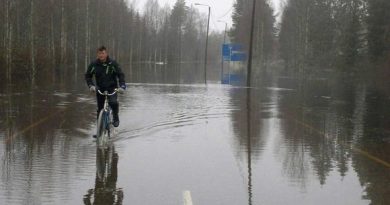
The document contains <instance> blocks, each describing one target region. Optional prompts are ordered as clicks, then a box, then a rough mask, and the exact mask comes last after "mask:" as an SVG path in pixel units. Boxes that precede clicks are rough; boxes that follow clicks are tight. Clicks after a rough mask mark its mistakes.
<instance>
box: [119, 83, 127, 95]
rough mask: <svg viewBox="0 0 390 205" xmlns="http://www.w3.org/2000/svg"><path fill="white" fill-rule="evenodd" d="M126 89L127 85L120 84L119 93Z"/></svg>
mask: <svg viewBox="0 0 390 205" xmlns="http://www.w3.org/2000/svg"><path fill="white" fill-rule="evenodd" d="M125 90H126V85H125V84H124V85H121V86H120V88H119V90H118V92H119V93H124V92H125Z"/></svg>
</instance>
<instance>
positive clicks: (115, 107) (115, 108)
mask: <svg viewBox="0 0 390 205" xmlns="http://www.w3.org/2000/svg"><path fill="white" fill-rule="evenodd" d="M96 99H97V104H98V109H97V118H99V113H100V110H102V109H103V107H104V100H105V96H104V95H100V94H99V93H96ZM108 104H109V105H110V107H111V109H112V114H113V116H114V119H115V117H118V112H119V103H118V95H117V94H115V95H111V96H108Z"/></svg>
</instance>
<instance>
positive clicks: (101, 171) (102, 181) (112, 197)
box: [83, 143, 123, 205]
mask: <svg viewBox="0 0 390 205" xmlns="http://www.w3.org/2000/svg"><path fill="white" fill-rule="evenodd" d="M118 160H119V156H118V153H117V152H116V151H115V146H114V144H113V143H112V144H111V145H109V146H108V147H107V148H97V149H96V179H95V188H94V189H90V190H88V193H87V194H86V195H85V196H84V200H83V201H84V204H86V205H90V204H94V205H99V204H102V205H109V204H113V205H114V204H122V202H123V191H122V189H120V188H117V187H116V183H117V180H118Z"/></svg>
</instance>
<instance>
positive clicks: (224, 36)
mask: <svg viewBox="0 0 390 205" xmlns="http://www.w3.org/2000/svg"><path fill="white" fill-rule="evenodd" d="M218 22H221V23H225V33H224V35H223V44H225V43H226V29H227V22H225V21H221V20H218ZM223 61H224V59H223V56H222V60H221V83H223Z"/></svg>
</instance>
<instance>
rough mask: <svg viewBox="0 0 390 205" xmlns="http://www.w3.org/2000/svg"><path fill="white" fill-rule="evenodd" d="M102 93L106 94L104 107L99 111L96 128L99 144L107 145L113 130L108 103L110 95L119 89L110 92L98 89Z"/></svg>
mask: <svg viewBox="0 0 390 205" xmlns="http://www.w3.org/2000/svg"><path fill="white" fill-rule="evenodd" d="M97 92H98V93H99V94H100V95H103V96H105V99H104V106H103V109H102V110H101V111H100V113H99V117H98V121H97V129H96V143H97V145H98V146H105V145H106V144H107V142H108V139H109V138H110V131H111V112H112V111H111V107H110V106H109V104H108V97H109V96H112V95H115V94H116V93H117V92H118V89H115V90H114V92H112V93H108V92H107V91H104V92H101V91H100V90H97Z"/></svg>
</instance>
